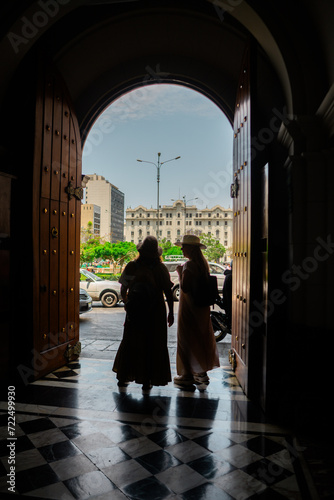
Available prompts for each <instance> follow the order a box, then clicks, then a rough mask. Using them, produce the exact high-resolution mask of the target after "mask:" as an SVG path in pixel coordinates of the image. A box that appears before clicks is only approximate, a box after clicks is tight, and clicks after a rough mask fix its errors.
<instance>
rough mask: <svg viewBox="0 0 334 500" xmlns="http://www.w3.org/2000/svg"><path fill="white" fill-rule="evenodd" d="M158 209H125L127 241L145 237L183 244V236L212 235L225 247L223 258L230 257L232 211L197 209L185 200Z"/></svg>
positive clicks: (220, 208)
mask: <svg viewBox="0 0 334 500" xmlns="http://www.w3.org/2000/svg"><path fill="white" fill-rule="evenodd" d="M157 222H158V220H157V209H154V208H146V207H143V206H142V205H139V206H138V207H136V208H134V209H133V208H131V207H130V208H127V209H126V218H125V238H126V240H127V241H132V242H133V243H135V244H137V243H140V242H141V241H142V240H143V239H144V238H145V237H146V236H149V235H153V236H157V237H158V238H159V239H160V240H161V239H163V238H166V239H167V240H168V241H171V242H172V243H174V242H177V241H181V240H182V236H183V235H184V234H187V233H188V234H189V233H193V234H198V235H199V236H200V235H201V233H204V234H209V235H211V236H212V237H213V238H215V239H217V240H219V242H220V243H221V244H222V245H224V247H225V248H226V254H225V255H224V259H225V260H228V259H230V256H231V247H232V236H233V233H232V226H233V211H232V209H231V208H224V207H221V206H220V205H216V206H214V207H212V208H203V209H201V208H197V207H196V205H186V204H185V203H184V201H183V200H176V201H175V202H174V203H173V205H163V206H162V208H161V209H160V212H159V224H157Z"/></svg>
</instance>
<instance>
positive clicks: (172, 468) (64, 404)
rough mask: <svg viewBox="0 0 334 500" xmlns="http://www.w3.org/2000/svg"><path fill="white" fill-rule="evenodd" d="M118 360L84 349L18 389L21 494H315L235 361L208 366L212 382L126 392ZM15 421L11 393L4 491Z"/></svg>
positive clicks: (1, 447) (0, 407)
mask: <svg viewBox="0 0 334 500" xmlns="http://www.w3.org/2000/svg"><path fill="white" fill-rule="evenodd" d="M111 368H112V363H111V362H110V360H103V359H102V360H101V359H100V360H99V359H90V358H86V359H85V358H83V359H82V360H79V361H76V362H73V363H69V364H68V366H66V367H64V368H62V369H60V370H57V371H55V372H54V373H52V374H50V375H48V376H47V377H45V378H44V379H42V380H39V381H37V382H35V383H33V384H30V385H29V386H28V387H26V388H25V389H24V390H23V391H22V393H20V392H19V391H18V394H17V402H16V429H15V437H16V440H15V489H16V496H22V497H23V498H43V499H57V500H70V499H79V500H83V499H88V498H94V499H95V500H102V499H103V500H105V499H111V500H122V499H123V500H124V499H131V500H150V499H159V500H160V499H161V500H165V499H166V500H172V499H173V500H195V499H196V500H197V499H201V500H216V499H217V500H218V499H219V500H249V499H254V498H256V499H260V500H265V499H266V500H267V499H268V500H286V499H294V500H304V499H308V498H312V497H310V496H308V495H309V491H310V485H309V477H308V476H307V473H306V472H305V468H304V466H303V460H302V457H301V448H300V447H299V446H298V443H296V440H295V438H294V436H292V435H291V434H290V433H289V432H288V431H287V430H286V429H282V428H279V427H276V426H275V425H273V424H272V423H270V422H266V420H265V418H264V416H263V415H262V414H261V412H260V411H259V409H258V408H256V407H255V406H254V405H253V404H252V403H251V402H250V401H249V400H248V399H247V398H246V397H245V395H244V394H243V392H242V390H241V389H240V387H239V385H238V383H237V380H236V379H235V377H234V375H233V372H232V371H231V370H230V367H229V366H225V367H223V368H219V369H216V370H213V371H212V372H210V379H211V380H210V384H209V386H208V387H207V389H206V390H205V391H199V390H198V388H194V390H193V391H183V390H180V389H177V388H176V387H175V386H174V385H173V383H170V384H169V385H168V386H166V387H161V388H159V387H154V388H153V389H152V390H151V391H150V393H149V394H143V392H142V390H141V387H139V386H138V385H137V384H130V385H129V387H128V388H127V389H126V391H120V390H119V389H118V387H117V384H116V379H115V376H114V374H113V373H112V371H111ZM174 373H175V367H173V374H174ZM7 423H8V414H7V403H6V402H3V403H0V498H7V497H6V496H5V494H6V493H8V486H9V484H8V483H7V481H8V476H7V473H8V467H9V464H8V457H9V448H8V442H9V440H8V439H7V438H8V428H7ZM1 495H2V496H1ZM10 495H11V496H13V493H10ZM14 497H15V494H14Z"/></svg>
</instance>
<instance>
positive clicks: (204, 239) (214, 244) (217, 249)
mask: <svg viewBox="0 0 334 500" xmlns="http://www.w3.org/2000/svg"><path fill="white" fill-rule="evenodd" d="M201 243H203V244H204V245H205V246H206V249H205V250H203V254H204V255H205V257H206V258H207V260H208V261H210V262H217V261H219V259H221V258H222V257H223V256H224V254H225V252H226V248H225V247H224V245H222V244H221V243H220V242H219V240H216V239H215V238H214V237H213V236H211V235H210V234H203V233H202V234H201Z"/></svg>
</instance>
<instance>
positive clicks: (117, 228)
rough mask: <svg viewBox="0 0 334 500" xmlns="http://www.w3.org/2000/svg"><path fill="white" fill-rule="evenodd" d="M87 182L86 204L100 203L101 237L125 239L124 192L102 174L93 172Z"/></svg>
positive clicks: (111, 240) (114, 241)
mask: <svg viewBox="0 0 334 500" xmlns="http://www.w3.org/2000/svg"><path fill="white" fill-rule="evenodd" d="M87 177H89V179H88V181H87V184H86V196H85V201H86V204H94V205H98V206H99V207H100V208H101V212H100V237H101V238H102V239H104V240H105V241H110V242H111V243H116V241H123V240H124V222H123V221H124V193H122V191H120V190H119V189H118V188H117V187H116V186H114V185H113V184H111V183H110V182H109V181H107V180H106V179H105V178H104V177H103V176H102V175H96V174H91V175H87Z"/></svg>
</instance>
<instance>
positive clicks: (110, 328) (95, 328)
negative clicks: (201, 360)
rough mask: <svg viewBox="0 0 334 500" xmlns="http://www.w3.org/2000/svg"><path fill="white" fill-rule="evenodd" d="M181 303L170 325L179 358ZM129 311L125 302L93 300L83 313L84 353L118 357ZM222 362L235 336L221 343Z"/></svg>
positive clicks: (172, 352) (170, 342) (172, 348)
mask: <svg viewBox="0 0 334 500" xmlns="http://www.w3.org/2000/svg"><path fill="white" fill-rule="evenodd" d="M178 309H179V303H178V302H174V324H173V325H172V326H171V327H170V328H168V351H169V355H170V359H171V361H172V360H173V361H174V362H175V357H176V345H177V313H178ZM124 319H125V311H124V307H123V305H119V304H118V305H117V306H116V307H112V308H107V307H103V306H102V304H101V303H100V302H93V309H92V311H90V312H88V313H85V314H82V315H80V341H81V347H82V352H81V357H86V358H96V359H111V360H112V359H114V358H115V354H116V352H117V349H118V346H119V344H120V342H121V340H122V335H123V323H124ZM217 345H218V351H219V357H220V360H221V363H222V364H226V363H227V359H228V351H229V349H230V345H231V336H230V335H227V336H226V338H225V339H224V340H222V341H221V342H218V343H217Z"/></svg>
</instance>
